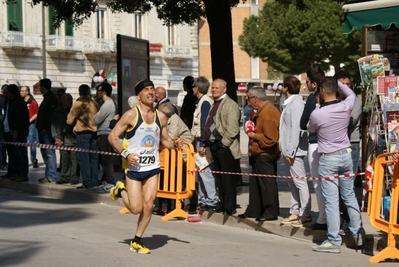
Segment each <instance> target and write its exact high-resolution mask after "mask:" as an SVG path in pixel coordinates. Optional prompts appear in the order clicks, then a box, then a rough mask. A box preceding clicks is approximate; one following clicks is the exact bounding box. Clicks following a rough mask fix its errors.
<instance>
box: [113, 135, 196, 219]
mask: <svg viewBox="0 0 399 267" xmlns="http://www.w3.org/2000/svg"><path fill="white" fill-rule="evenodd" d="M160 157H162V159H161V160H160V161H161V171H162V172H163V178H162V184H161V177H159V178H158V192H157V197H161V198H168V199H174V200H175V201H176V205H175V209H174V210H173V211H171V212H169V213H168V214H166V215H165V216H163V217H162V220H163V221H168V220H170V219H172V218H185V219H187V218H188V213H187V212H185V211H184V210H183V209H182V200H183V199H186V198H189V197H191V196H192V195H193V191H194V190H195V172H193V171H192V170H194V169H195V151H194V147H193V145H192V144H191V143H186V142H185V143H184V146H183V147H182V148H179V149H167V148H164V149H163V151H162V153H160ZM183 158H186V160H187V161H186V163H185V162H184V159H183ZM159 176H161V174H159ZM129 212H130V211H129V210H128V209H127V208H126V207H125V208H123V209H121V210H120V211H119V213H121V214H125V213H129Z"/></svg>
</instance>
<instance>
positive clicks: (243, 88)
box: [237, 83, 247, 94]
mask: <svg viewBox="0 0 399 267" xmlns="http://www.w3.org/2000/svg"><path fill="white" fill-rule="evenodd" d="M237 90H238V92H240V93H242V94H243V93H245V92H246V91H247V85H246V84H245V83H240V84H238V87H237Z"/></svg>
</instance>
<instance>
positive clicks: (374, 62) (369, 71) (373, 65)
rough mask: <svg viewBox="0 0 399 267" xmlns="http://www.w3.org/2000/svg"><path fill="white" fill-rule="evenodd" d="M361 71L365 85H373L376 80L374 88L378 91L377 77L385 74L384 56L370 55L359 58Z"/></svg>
mask: <svg viewBox="0 0 399 267" xmlns="http://www.w3.org/2000/svg"><path fill="white" fill-rule="evenodd" d="M357 62H358V65H359V71H360V78H361V80H362V84H363V86H364V87H365V86H367V85H371V83H372V82H373V80H374V79H375V80H374V81H375V84H374V87H373V88H374V90H375V93H377V92H376V87H377V84H376V83H377V81H376V79H377V77H381V76H385V71H384V57H383V56H381V55H377V54H376V55H369V56H365V57H362V58H359V59H358V60H357Z"/></svg>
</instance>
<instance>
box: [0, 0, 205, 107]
mask: <svg viewBox="0 0 399 267" xmlns="http://www.w3.org/2000/svg"><path fill="white" fill-rule="evenodd" d="M97 2H98V3H99V6H100V7H99V8H98V10H97V11H96V13H94V14H92V15H91V17H90V18H89V19H87V20H85V21H84V22H83V24H82V25H80V26H79V27H77V28H75V27H74V26H73V25H72V24H71V23H70V22H69V21H65V22H63V23H62V24H61V26H60V27H59V28H57V29H56V28H55V27H54V24H53V20H52V14H53V9H52V8H51V7H45V8H43V7H42V6H41V5H37V6H34V7H31V5H30V2H29V1H27V0H14V1H9V2H8V4H7V1H2V2H0V82H1V84H5V83H7V84H12V83H15V84H17V85H20V86H22V85H28V86H30V87H31V88H32V89H31V90H32V91H33V94H34V95H35V97H36V98H37V99H38V101H39V102H40V101H41V98H42V97H41V95H40V91H37V89H36V90H33V85H34V84H35V83H36V82H38V81H39V79H41V78H43V77H46V78H49V79H51V80H52V81H53V87H54V88H53V89H54V90H56V89H58V88H65V89H66V91H67V92H68V93H70V94H72V95H73V96H74V98H75V99H76V98H77V97H78V90H77V89H78V87H79V85H80V84H88V85H91V87H94V86H95V85H96V83H98V82H100V81H102V80H103V79H104V78H107V80H108V81H109V82H110V83H111V84H112V85H113V86H114V92H115V94H114V95H116V93H117V84H116V76H115V74H116V72H117V65H116V64H117V63H116V35H117V34H121V35H126V36H132V37H136V38H142V39H146V40H149V42H150V79H151V80H153V81H154V84H155V85H156V86H163V87H165V88H166V89H167V91H168V96H169V98H171V100H172V101H173V102H175V101H176V100H177V95H178V94H179V93H180V92H182V91H183V86H182V80H183V79H184V77H186V76H187V75H191V76H193V77H196V76H198V26H197V25H194V26H184V25H177V26H171V27H167V26H164V25H163V23H162V21H160V20H159V19H158V18H157V14H156V12H155V11H154V10H152V11H151V12H149V13H147V14H141V13H134V14H127V13H116V14H113V13H112V12H111V11H110V10H108V9H106V8H105V3H106V1H97ZM43 33H44V34H43Z"/></svg>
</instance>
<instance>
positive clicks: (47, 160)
mask: <svg viewBox="0 0 399 267" xmlns="http://www.w3.org/2000/svg"><path fill="white" fill-rule="evenodd" d="M39 142H40V143H41V144H48V145H54V143H55V141H54V138H53V137H52V136H51V132H48V131H41V132H39ZM40 152H41V153H42V157H43V161H44V165H46V170H45V171H44V175H45V177H47V178H48V179H50V180H51V181H53V182H55V179H56V178H57V157H56V155H55V150H54V149H44V148H41V149H40Z"/></svg>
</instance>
